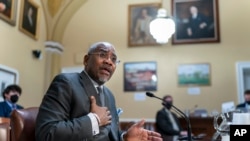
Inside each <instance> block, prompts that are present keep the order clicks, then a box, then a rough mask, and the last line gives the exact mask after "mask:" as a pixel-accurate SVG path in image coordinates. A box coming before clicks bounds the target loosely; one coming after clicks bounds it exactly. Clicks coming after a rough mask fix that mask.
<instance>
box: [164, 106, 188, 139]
mask: <svg viewBox="0 0 250 141" xmlns="http://www.w3.org/2000/svg"><path fill="white" fill-rule="evenodd" d="M163 105H164V106H167V105H168V104H167V103H163ZM171 106H172V108H174V110H175V111H177V112H179V113H181V114H180V115H181V116H182V117H184V119H185V120H186V122H187V132H188V136H187V140H188V141H192V131H191V124H190V120H189V118H188V117H187V116H186V115H185V114H184V113H183V112H182V111H181V110H179V109H178V108H177V107H175V106H174V105H171ZM179 140H186V137H184V138H179Z"/></svg>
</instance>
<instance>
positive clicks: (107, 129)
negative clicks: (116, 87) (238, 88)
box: [35, 42, 162, 141]
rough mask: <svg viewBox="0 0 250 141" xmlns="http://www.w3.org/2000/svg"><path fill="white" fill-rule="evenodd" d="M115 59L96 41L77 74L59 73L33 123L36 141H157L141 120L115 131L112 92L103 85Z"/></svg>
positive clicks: (107, 46)
mask: <svg viewBox="0 0 250 141" xmlns="http://www.w3.org/2000/svg"><path fill="white" fill-rule="evenodd" d="M118 63H119V60H118V59H117V56H116V52H115V48H114V46H113V45H112V44H110V43H108V42H97V43H95V44H93V45H92V46H91V47H90V49H89V50H88V54H86V55H85V56H84V60H83V64H84V65H85V68H84V70H83V71H82V72H81V73H68V74H59V75H57V76H56V77H55V78H54V80H53V81H52V83H51V85H50V86H49V88H48V90H47V92H46V94H45V96H44V98H43V101H42V103H41V105H40V108H39V112H38V116H37V120H36V130H35V131H36V133H35V134H36V140H37V141H122V140H124V141H140V140H147V141H161V140H162V139H161V138H160V134H159V133H156V132H153V131H148V130H146V129H143V128H142V127H143V124H144V120H142V121H140V122H138V123H136V124H134V125H133V126H132V127H131V128H129V129H128V131H127V132H123V133H122V132H121V131H120V130H119V117H118V114H117V109H116V105H115V98H114V96H113V94H112V92H111V91H110V90H109V89H108V88H107V87H106V86H104V83H105V82H107V81H108V80H109V79H110V78H111V76H112V75H113V73H114V71H115V69H116V66H117V64H118Z"/></svg>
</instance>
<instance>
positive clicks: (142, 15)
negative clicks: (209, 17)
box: [128, 3, 161, 47]
mask: <svg viewBox="0 0 250 141" xmlns="http://www.w3.org/2000/svg"><path fill="white" fill-rule="evenodd" d="M160 7H161V4H159V3H150V4H134V5H129V7H128V46H130V47H132V46H150V45H151V46H152V45H159V44H158V43H157V42H156V40H155V39H154V38H153V36H152V35H151V34H150V32H149V24H150V22H151V21H152V20H153V19H155V18H156V16H157V11H158V9H159V8H160Z"/></svg>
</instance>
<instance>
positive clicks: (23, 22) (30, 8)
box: [19, 0, 40, 40]
mask: <svg viewBox="0 0 250 141" xmlns="http://www.w3.org/2000/svg"><path fill="white" fill-rule="evenodd" d="M39 20H40V9H39V5H38V4H36V3H35V2H34V1H32V0H23V1H22V4H21V12H20V22H19V29H20V31H22V32H23V33H25V34H26V35H28V36H30V37H31V38H33V39H35V40H37V39H38V33H39Z"/></svg>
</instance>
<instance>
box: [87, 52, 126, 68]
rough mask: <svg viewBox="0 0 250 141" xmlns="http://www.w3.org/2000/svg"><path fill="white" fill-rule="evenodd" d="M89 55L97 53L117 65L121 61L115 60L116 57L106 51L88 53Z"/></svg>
mask: <svg viewBox="0 0 250 141" xmlns="http://www.w3.org/2000/svg"><path fill="white" fill-rule="evenodd" d="M89 55H98V56H99V57H100V58H101V59H106V60H108V59H110V60H111V62H112V63H113V64H115V65H118V64H119V63H120V62H121V61H120V60H117V57H116V56H115V55H111V56H110V55H109V54H108V53H107V52H103V51H101V52H97V53H89Z"/></svg>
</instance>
